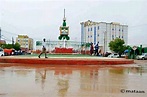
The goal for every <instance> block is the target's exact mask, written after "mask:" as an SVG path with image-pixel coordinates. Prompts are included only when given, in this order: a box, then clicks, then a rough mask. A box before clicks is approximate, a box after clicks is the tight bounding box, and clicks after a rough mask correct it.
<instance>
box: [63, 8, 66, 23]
mask: <svg viewBox="0 0 147 97" xmlns="http://www.w3.org/2000/svg"><path fill="white" fill-rule="evenodd" d="M63 21H66V17H65V9H64V18H63Z"/></svg>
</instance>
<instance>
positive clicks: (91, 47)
mask: <svg viewBox="0 0 147 97" xmlns="http://www.w3.org/2000/svg"><path fill="white" fill-rule="evenodd" d="M93 50H94V48H93V43H91V44H90V55H92V54H93Z"/></svg>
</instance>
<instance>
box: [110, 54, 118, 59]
mask: <svg viewBox="0 0 147 97" xmlns="http://www.w3.org/2000/svg"><path fill="white" fill-rule="evenodd" d="M108 57H109V58H119V55H118V54H117V53H114V54H113V53H112V54H110V55H108Z"/></svg>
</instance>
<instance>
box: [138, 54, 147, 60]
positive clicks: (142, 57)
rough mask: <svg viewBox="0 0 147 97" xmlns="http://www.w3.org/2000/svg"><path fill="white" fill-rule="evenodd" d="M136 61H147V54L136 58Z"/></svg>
mask: <svg viewBox="0 0 147 97" xmlns="http://www.w3.org/2000/svg"><path fill="white" fill-rule="evenodd" d="M136 59H137V60H140V59H141V60H145V59H147V53H143V54H142V55H138V56H136Z"/></svg>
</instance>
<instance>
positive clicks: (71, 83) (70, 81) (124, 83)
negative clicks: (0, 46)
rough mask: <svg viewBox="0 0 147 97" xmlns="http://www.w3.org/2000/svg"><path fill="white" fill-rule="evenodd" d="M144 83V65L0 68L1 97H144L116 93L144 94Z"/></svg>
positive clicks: (146, 75) (145, 88)
mask: <svg viewBox="0 0 147 97" xmlns="http://www.w3.org/2000/svg"><path fill="white" fill-rule="evenodd" d="M146 82H147V65H144V66H138V65H132V66H27V67H26V66H19V67H18V66H11V67H0V96H1V95H2V96H3V97H85V96H86V97H98V96H100V97H129V96H130V95H131V96H134V97H139V96H140V97H146V96H147V95H146V93H144V94H137V95H136V94H122V93H121V92H120V90H121V89H141V90H144V91H146V92H147V87H146V86H145V84H146ZM20 95H21V96H20Z"/></svg>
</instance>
